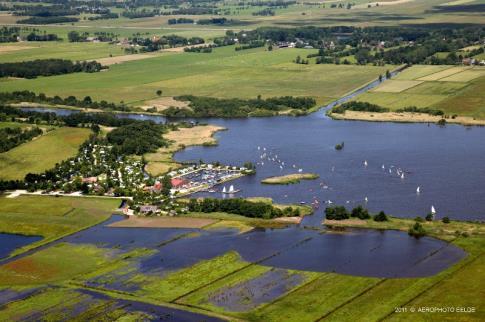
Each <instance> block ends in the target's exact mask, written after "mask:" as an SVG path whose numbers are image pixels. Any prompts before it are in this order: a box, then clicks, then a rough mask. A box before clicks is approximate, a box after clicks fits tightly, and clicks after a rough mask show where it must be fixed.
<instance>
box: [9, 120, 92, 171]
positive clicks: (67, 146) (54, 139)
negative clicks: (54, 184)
mask: <svg viewBox="0 0 485 322" xmlns="http://www.w3.org/2000/svg"><path fill="white" fill-rule="evenodd" d="M89 133H90V131H89V130H88V129H81V128H67V127H66V128H58V129H56V130H53V131H50V132H48V133H47V134H44V135H42V136H41V137H39V138H37V139H35V140H33V141H30V142H27V143H24V144H22V145H19V146H18V147H16V148H14V149H12V150H9V151H7V152H4V153H0V169H2V172H1V174H0V179H4V180H5V179H7V180H12V179H23V178H24V177H25V175H26V174H27V173H29V172H30V173H40V172H43V171H45V170H47V169H50V168H52V167H54V165H55V164H56V163H57V162H60V161H62V160H65V159H67V158H69V157H73V156H74V155H76V153H77V150H78V148H79V146H80V145H81V143H83V142H84V141H85V140H86V139H87V138H88V137H89Z"/></svg>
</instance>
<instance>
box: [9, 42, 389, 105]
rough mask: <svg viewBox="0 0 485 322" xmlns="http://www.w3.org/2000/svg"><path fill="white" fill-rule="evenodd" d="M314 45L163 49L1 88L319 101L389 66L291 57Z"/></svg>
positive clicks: (98, 96)
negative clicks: (307, 61)
mask: <svg viewBox="0 0 485 322" xmlns="http://www.w3.org/2000/svg"><path fill="white" fill-rule="evenodd" d="M314 52H315V51H314V50H305V49H281V50H274V51H266V50H264V49H252V50H242V51H235V50H234V47H232V46H230V47H224V48H218V49H216V50H214V52H213V53H211V54H197V53H182V54H166V55H162V56H159V57H156V58H149V59H143V60H138V61H131V62H126V63H123V64H119V65H113V66H111V67H110V69H109V70H108V71H106V72H102V73H76V74H68V75H60V76H51V77H46V78H37V79H32V80H27V79H20V80H10V81H6V82H4V83H2V88H3V90H5V91H10V90H32V91H35V92H38V93H41V92H42V93H45V94H47V95H60V96H69V95H74V96H76V97H84V96H86V95H90V96H91V97H92V98H93V99H95V100H102V99H104V100H107V101H112V102H119V101H120V100H123V101H125V102H126V103H131V104H137V105H140V104H142V101H144V100H149V99H153V98H156V97H157V96H156V94H155V92H156V91H157V90H158V89H162V90H163V95H164V96H175V95H183V94H192V95H200V96H213V97H239V98H255V97H256V96H258V95H262V96H263V97H270V96H284V95H294V96H312V97H315V98H317V100H318V101H319V102H320V103H322V102H328V101H330V100H332V99H334V98H337V97H340V96H341V95H343V94H344V93H346V92H349V91H351V90H352V89H355V88H357V87H359V86H360V85H362V84H364V83H367V82H369V81H371V80H373V79H375V78H377V76H378V75H380V74H383V73H384V72H385V71H386V70H387V69H391V68H392V66H385V67H374V66H347V65H339V66H336V65H301V64H295V63H292V60H293V59H295V57H296V56H297V55H301V56H306V55H308V54H310V53H314Z"/></svg>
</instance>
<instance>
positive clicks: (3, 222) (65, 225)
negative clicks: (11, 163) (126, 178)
mask: <svg viewBox="0 0 485 322" xmlns="http://www.w3.org/2000/svg"><path fill="white" fill-rule="evenodd" d="M119 203H120V201H119V200H117V199H108V198H81V197H59V198H56V197H48V196H32V195H24V196H19V197H16V198H6V197H0V227H1V228H0V231H1V232H4V233H13V234H23V235H37V236H42V237H44V239H42V240H40V241H39V242H36V243H33V244H31V245H28V246H26V247H25V248H23V249H22V250H26V249H29V248H31V247H35V246H39V245H42V244H45V243H47V242H50V241H52V240H55V239H57V238H59V237H61V236H64V235H66V234H71V233H73V232H75V231H78V230H80V229H83V228H86V227H89V226H91V225H94V224H96V223H98V222H100V221H103V220H106V219H107V218H109V216H110V215H111V214H112V213H113V212H114V211H115V210H116V209H117V207H118V206H119ZM17 253H18V252H17Z"/></svg>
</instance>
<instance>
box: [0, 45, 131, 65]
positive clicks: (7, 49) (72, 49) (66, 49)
mask: <svg viewBox="0 0 485 322" xmlns="http://www.w3.org/2000/svg"><path fill="white" fill-rule="evenodd" d="M14 49H15V50H14ZM123 54H124V52H123V50H122V49H121V48H120V46H116V45H110V44H108V43H68V42H47V41H45V42H29V44H28V45H25V44H23V43H14V44H8V45H5V44H3V45H0V62H16V61H27V60H32V59H48V58H60V59H70V60H74V61H76V60H91V59H96V58H103V57H109V56H110V55H112V56H119V55H123Z"/></svg>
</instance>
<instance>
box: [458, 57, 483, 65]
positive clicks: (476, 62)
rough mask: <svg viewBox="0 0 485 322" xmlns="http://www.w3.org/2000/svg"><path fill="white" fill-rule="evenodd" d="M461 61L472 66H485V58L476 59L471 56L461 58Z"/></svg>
mask: <svg viewBox="0 0 485 322" xmlns="http://www.w3.org/2000/svg"><path fill="white" fill-rule="evenodd" d="M461 63H462V64H463V65H465V66H474V65H479V66H485V59H482V60H478V59H475V58H473V57H471V58H463V60H462V62H461Z"/></svg>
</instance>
